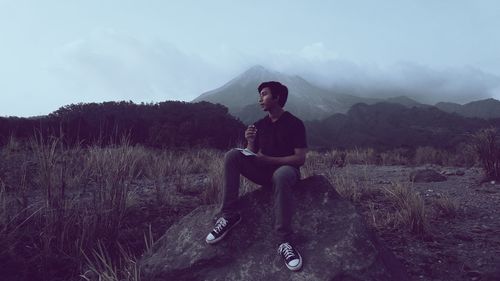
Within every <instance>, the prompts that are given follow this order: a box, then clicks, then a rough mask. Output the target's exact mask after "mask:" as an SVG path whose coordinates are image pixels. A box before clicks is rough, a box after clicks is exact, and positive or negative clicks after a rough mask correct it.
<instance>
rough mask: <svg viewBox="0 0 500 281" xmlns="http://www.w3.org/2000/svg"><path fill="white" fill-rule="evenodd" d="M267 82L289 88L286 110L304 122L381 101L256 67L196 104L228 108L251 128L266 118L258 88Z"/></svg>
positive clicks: (209, 93)
mask: <svg viewBox="0 0 500 281" xmlns="http://www.w3.org/2000/svg"><path fill="white" fill-rule="evenodd" d="M264 81H279V82H281V83H283V84H284V85H286V86H287V87H288V101H287V103H286V105H285V109H286V110H288V111H290V112H292V113H293V114H295V115H297V116H298V117H299V118H301V119H303V120H314V119H322V118H325V117H327V116H329V115H331V114H332V113H345V112H347V110H349V108H350V107H351V106H352V105H354V104H356V103H360V102H364V103H368V104H372V103H375V102H378V101H381V100H379V99H371V98H360V97H356V96H352V95H347V94H342V93H336V92H332V91H329V90H325V89H323V88H320V87H317V86H315V85H313V84H311V83H309V82H308V81H306V80H305V79H303V78H301V77H300V76H291V75H286V74H283V73H280V72H276V71H270V70H267V69H266V68H264V67H262V66H254V67H252V68H250V69H248V70H247V71H245V72H244V73H242V74H241V75H239V76H237V77H236V78H234V79H232V80H231V81H229V82H228V83H226V84H225V85H223V86H222V87H220V88H217V89H215V90H212V91H209V92H206V93H203V94H202V95H200V96H199V97H197V98H196V99H194V100H193V102H199V101H208V102H212V103H220V104H222V105H225V106H226V107H228V109H229V112H230V113H231V114H233V115H235V116H237V117H238V118H240V120H242V121H243V122H244V123H247V124H248V123H250V122H253V121H255V120H257V119H260V118H262V116H264V115H265V114H264V113H263V112H262V109H261V108H260V106H259V105H258V103H257V101H258V92H257V87H258V86H259V84H260V83H262V82H264Z"/></svg>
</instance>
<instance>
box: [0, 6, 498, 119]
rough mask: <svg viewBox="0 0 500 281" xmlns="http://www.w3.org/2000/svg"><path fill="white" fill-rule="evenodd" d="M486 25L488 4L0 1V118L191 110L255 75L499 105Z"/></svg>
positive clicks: (490, 27) (493, 49)
mask: <svg viewBox="0 0 500 281" xmlns="http://www.w3.org/2000/svg"><path fill="white" fill-rule="evenodd" d="M278 11H279V12H278ZM499 25H500V4H499V3H498V2H496V1H487V0H479V1H465V0H464V1H431V0H423V1H412V0H403V1H395V0H385V1H320V0H314V1H295V2H293V3H290V2H289V1H282V0H276V1H260V0H258V1H252V2H243V1H241V2H233V1H228V0H216V1H210V2H208V1H207V2H201V1H193V0H186V1H148V2H147V3H139V2H137V1H118V0H116V1H115V0H110V1H106V2H102V1H96V0H89V1H79V2H64V1H57V0H47V1H43V2H42V1H34V0H19V1H13V0H0V38H1V40H2V41H1V42H2V44H0V62H1V63H0V116H8V115H15V116H34V115H43V114H48V113H50V112H52V111H54V110H56V109H57V108H59V107H60V106H63V105H66V104H70V103H78V102H101V101H111V100H132V101H134V102H158V101H164V100H184V101H190V100H192V99H194V98H195V97H197V96H198V95H200V94H201V93H203V92H206V91H209V90H212V89H215V88H217V87H220V86H222V85H223V84H224V83H226V82H227V81H229V80H230V79H232V78H234V77H235V76H237V75H239V74H240V73H242V72H243V71H245V70H246V69H247V68H249V67H251V66H253V65H257V64H259V65H263V66H265V67H266V68H268V69H270V70H275V71H280V72H283V73H286V74H291V75H300V76H301V77H303V78H305V79H306V80H308V81H310V82H311V83H313V84H317V85H319V86H321V87H325V88H330V89H332V90H333V91H336V92H342V93H348V94H354V95H360V96H377V97H388V96H400V95H407V96H409V97H412V98H414V99H417V100H419V101H421V102H426V103H435V102H438V101H443V100H448V101H455V102H459V103H465V102H469V101H472V100H477V99H484V98H489V97H495V98H497V99H500V53H498V50H499V49H500V36H499V33H498V31H497V28H496V27H497V26H499Z"/></svg>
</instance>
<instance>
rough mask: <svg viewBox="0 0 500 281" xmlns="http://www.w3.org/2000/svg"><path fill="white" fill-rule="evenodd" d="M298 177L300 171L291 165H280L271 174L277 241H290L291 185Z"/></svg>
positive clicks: (291, 214)
mask: <svg viewBox="0 0 500 281" xmlns="http://www.w3.org/2000/svg"><path fill="white" fill-rule="evenodd" d="M299 179H300V172H299V170H298V169H297V168H295V167H292V166H281V167H279V168H278V169H277V170H276V171H275V172H274V174H273V177H272V181H273V188H274V219H275V230H276V234H277V239H278V240H279V241H278V242H280V243H281V242H285V241H290V239H291V234H292V216H293V209H294V208H293V204H294V202H293V197H292V190H291V189H292V186H293V185H294V184H295V183H297V181H298V180H299Z"/></svg>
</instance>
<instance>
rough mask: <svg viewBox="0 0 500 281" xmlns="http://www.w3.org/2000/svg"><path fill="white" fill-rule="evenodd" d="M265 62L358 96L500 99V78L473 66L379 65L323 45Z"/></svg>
mask: <svg viewBox="0 0 500 281" xmlns="http://www.w3.org/2000/svg"><path fill="white" fill-rule="evenodd" d="M260 63H261V64H262V65H264V66H267V67H269V68H271V69H275V70H277V71H280V72H283V73H288V74H295V75H299V76H301V77H303V78H305V79H306V80H308V81H310V82H312V83H313V84H317V85H320V86H322V87H325V88H329V89H333V90H335V91H337V92H341V93H346V94H353V95H359V96H365V97H369V96H374V97H392V96H400V95H406V96H409V97H412V98H414V99H416V100H419V101H421V102H425V103H436V102H439V101H454V102H459V103H466V102H470V101H473V100H478V99H485V98H490V97H495V98H500V77H499V76H496V75H494V74H491V73H487V72H484V71H482V70H481V69H479V68H476V67H472V66H456V67H447V68H438V67H431V66H426V65H423V64H418V63H413V62H399V63H395V64H390V65H385V66H381V65H378V64H367V63H364V64H363V63H356V62H353V61H350V60H346V59H342V58H341V57H340V56H339V55H338V54H337V53H336V52H335V51H332V50H329V49H328V48H327V47H326V46H325V45H324V44H322V43H315V44H312V45H310V46H306V47H304V48H302V49H301V50H298V51H295V52H294V51H280V52H274V53H269V54H268V55H267V56H266V57H263V58H261V62H260Z"/></svg>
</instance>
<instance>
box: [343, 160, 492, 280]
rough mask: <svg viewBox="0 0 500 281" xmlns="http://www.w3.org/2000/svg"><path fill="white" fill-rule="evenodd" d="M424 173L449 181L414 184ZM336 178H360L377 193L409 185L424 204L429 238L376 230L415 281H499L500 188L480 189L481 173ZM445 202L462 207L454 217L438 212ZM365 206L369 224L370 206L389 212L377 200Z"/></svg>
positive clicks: (386, 170) (360, 170)
mask: <svg viewBox="0 0 500 281" xmlns="http://www.w3.org/2000/svg"><path fill="white" fill-rule="evenodd" d="M423 168H432V169H434V170H436V171H438V172H440V173H441V174H443V175H445V176H446V181H442V182H428V183H410V181H409V179H410V174H411V172H412V171H414V170H416V169H423ZM337 172H338V173H348V174H351V175H353V174H357V175H359V176H358V178H359V179H360V180H361V181H362V182H364V183H365V184H366V185H367V186H370V187H371V188H373V189H375V190H383V189H384V188H386V187H387V186H389V185H391V184H392V183H393V182H399V183H407V184H408V185H407V186H408V188H411V189H413V190H414V191H415V192H417V193H419V194H420V195H421V196H422V197H423V198H424V200H425V207H426V219H427V221H428V225H427V231H426V234H424V235H414V234H411V233H410V232H409V231H408V230H407V229H405V228H400V229H397V228H396V229H394V228H383V227H375V229H376V231H377V233H378V234H379V237H380V238H381V239H382V240H383V241H384V242H385V243H386V244H387V245H388V246H389V248H390V249H391V250H392V251H393V252H394V253H395V254H396V256H397V257H398V258H399V259H400V260H401V261H402V262H403V263H404V265H405V266H406V268H407V271H408V273H409V274H410V275H411V276H412V277H413V279H414V280H443V281H444V280H500V219H499V218H498V214H500V185H499V184H498V183H495V182H485V183H481V179H482V174H481V170H480V169H477V168H472V169H461V168H442V167H403V166H371V165H370V166H364V165H360V166H347V167H344V168H342V169H338V170H337ZM462 174H463V175H462ZM443 197H447V198H449V199H450V200H452V201H453V202H456V203H457V209H456V214H455V215H453V216H450V215H449V214H448V215H446V214H443V213H442V211H441V210H439V208H438V207H437V206H436V199H439V198H443ZM366 201H369V202H366ZM366 201H365V200H359V202H357V203H356V205H358V206H359V207H360V210H362V212H363V214H365V217H366V219H367V221H368V222H370V220H372V213H373V212H372V211H371V210H373V207H372V208H370V206H369V203H371V206H373V205H377V204H378V205H379V206H381V207H380V208H384V204H386V202H385V201H386V199H385V197H384V196H374V197H372V198H370V200H366ZM371 224H373V223H371Z"/></svg>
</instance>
